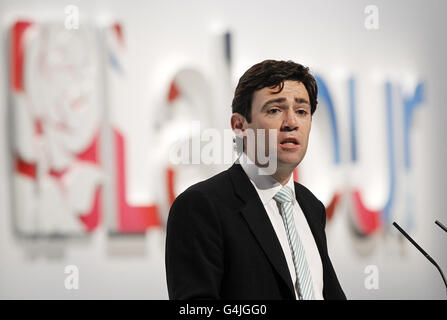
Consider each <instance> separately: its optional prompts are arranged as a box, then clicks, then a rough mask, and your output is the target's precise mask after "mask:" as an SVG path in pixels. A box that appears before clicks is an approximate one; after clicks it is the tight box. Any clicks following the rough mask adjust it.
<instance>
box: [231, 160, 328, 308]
mask: <svg viewBox="0 0 447 320" xmlns="http://www.w3.org/2000/svg"><path fill="white" fill-rule="evenodd" d="M238 162H239V163H240V164H241V166H242V168H243V169H244V171H245V173H246V174H247V176H248V178H249V179H250V181H251V183H252V184H253V186H254V187H255V189H256V191H257V193H258V195H259V198H260V199H261V201H262V203H263V204H264V208H265V210H266V211H267V215H268V217H269V219H270V222H271V224H272V226H273V229H274V230H275V233H276V236H277V237H278V240H279V242H280V244H281V247H282V250H283V252H284V256H285V257H286V261H287V266H288V267H289V272H290V276H291V278H292V281H293V284H294V288H295V296H296V298H297V299H298V293H297V291H296V289H297V286H296V273H295V266H294V265H293V258H292V251H291V250H290V246H289V242H288V237H287V231H286V229H285V227H284V223H283V220H282V217H281V211H280V205H279V204H278V203H277V202H276V201H275V199H273V197H274V196H275V194H276V193H277V192H278V191H279V190H280V189H281V188H282V185H281V184H280V183H279V182H278V181H276V180H275V179H274V178H273V177H271V176H270V175H263V174H262V168H259V167H257V166H256V165H255V164H254V163H253V161H251V160H250V159H249V158H248V157H247V155H246V154H245V153H242V155H241V156H240V157H239V159H238ZM286 185H287V186H288V187H289V188H290V189H291V190H292V192H293V218H294V220H295V226H296V229H297V230H296V231H297V232H298V235H299V237H300V240H301V243H302V244H303V246H304V250H305V253H306V259H307V263H308V265H309V270H310V273H311V275H312V284H313V289H314V296H315V299H317V300H323V265H322V263H321V258H320V254H319V252H318V248H317V245H316V243H315V240H314V237H313V235H312V231H311V230H310V228H309V225H308V224H307V220H306V217H305V216H304V213H303V211H302V210H301V207H300V205H299V203H298V202H297V201H296V196H295V186H294V183H293V178H292V175H291V177H290V179H289V181H288V182H287V184H286Z"/></svg>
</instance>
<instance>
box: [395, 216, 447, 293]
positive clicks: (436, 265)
mask: <svg viewBox="0 0 447 320" xmlns="http://www.w3.org/2000/svg"><path fill="white" fill-rule="evenodd" d="M438 222H439V221H436V224H438ZM438 225H439V226H440V227H441V228H442V229H444V228H445V226H443V225H442V224H441V223H440V222H439V224H438ZM393 226H395V227H396V229H397V230H399V231H400V233H402V234H403V235H404V236H405V238H407V239H408V241H410V242H411V243H412V244H413V245H414V246H415V247H416V249H418V250H419V251H420V252H421V253H422V254H423V255H424V257H426V258H427V259H428V261H430V262H431V263H432V264H433V265H434V266H435V267H436V269H438V271H439V273H440V274H441V277H442V280H443V281H444V285H445V288H446V294H447V281H446V280H445V276H444V273H443V272H442V270H441V267H439V265H438V264H437V263H436V261H435V260H433V258H432V257H430V255H429V254H428V253H427V252H425V251H424V249H422V248H421V247H420V246H419V245H418V244H417V243H416V241H414V240H413V239H412V238H411V237H410V236H409V235H408V234H407V233H406V232H405V231H404V230H403V229H402V228H401V227H400V226H399V225H398V224H397V223H396V222H393ZM444 230H446V229H444ZM446 231H447V230H446Z"/></svg>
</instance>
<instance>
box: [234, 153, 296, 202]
mask: <svg viewBox="0 0 447 320" xmlns="http://www.w3.org/2000/svg"><path fill="white" fill-rule="evenodd" d="M237 162H239V164H240V165H241V166H242V169H244V171H245V173H246V174H247V176H248V178H249V179H250V181H251V182H252V184H253V185H254V186H255V188H256V191H257V192H258V194H259V197H260V198H261V201H262V203H263V204H264V205H265V204H267V202H269V201H270V200H272V199H273V197H274V196H275V194H277V193H278V192H279V190H281V188H282V185H281V184H280V183H279V182H278V181H277V180H276V179H275V178H273V177H272V176H271V175H268V174H265V171H264V169H263V168H260V167H258V166H257V165H256V164H254V163H253V161H252V160H251V159H250V158H249V157H247V155H246V154H245V152H242V154H241V156H240V157H239V159H238V161H237ZM286 186H288V187H289V188H290V189H291V190H292V194H293V199H295V185H294V182H293V179H292V175H291V176H290V178H289V181H288V182H287V183H286Z"/></svg>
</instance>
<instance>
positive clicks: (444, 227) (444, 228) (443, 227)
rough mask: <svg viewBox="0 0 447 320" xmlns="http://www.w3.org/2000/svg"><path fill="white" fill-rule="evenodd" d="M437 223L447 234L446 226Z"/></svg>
mask: <svg viewBox="0 0 447 320" xmlns="http://www.w3.org/2000/svg"><path fill="white" fill-rule="evenodd" d="M435 223H436V224H437V225H438V226H439V227H440V228H441V229H442V230H444V231H445V232H447V227H446V226H445V225H443V224H442V223H441V222H439V221H438V220H436V221H435Z"/></svg>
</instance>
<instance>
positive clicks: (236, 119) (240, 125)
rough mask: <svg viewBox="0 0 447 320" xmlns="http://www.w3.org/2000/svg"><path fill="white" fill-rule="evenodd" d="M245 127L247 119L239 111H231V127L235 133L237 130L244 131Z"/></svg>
mask: <svg viewBox="0 0 447 320" xmlns="http://www.w3.org/2000/svg"><path fill="white" fill-rule="evenodd" d="M246 127H247V119H245V117H244V116H243V115H241V114H240V113H237V112H235V113H233V114H232V115H231V129H232V130H233V132H234V133H235V134H236V135H237V133H238V132H241V131H242V132H243V131H245V129H246Z"/></svg>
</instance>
